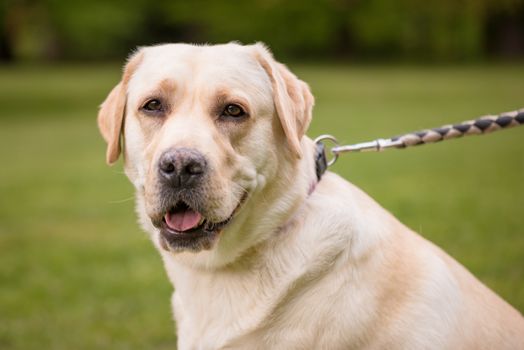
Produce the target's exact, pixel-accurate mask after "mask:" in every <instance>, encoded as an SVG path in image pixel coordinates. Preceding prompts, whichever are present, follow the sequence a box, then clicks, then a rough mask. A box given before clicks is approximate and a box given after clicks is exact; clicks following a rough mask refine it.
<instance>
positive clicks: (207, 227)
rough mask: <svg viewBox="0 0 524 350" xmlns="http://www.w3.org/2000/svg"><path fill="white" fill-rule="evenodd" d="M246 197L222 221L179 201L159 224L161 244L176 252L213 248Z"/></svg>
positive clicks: (166, 248)
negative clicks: (210, 218) (212, 218)
mask: <svg viewBox="0 0 524 350" xmlns="http://www.w3.org/2000/svg"><path fill="white" fill-rule="evenodd" d="M246 198H247V195H244V196H243V197H242V198H241V200H240V201H239V203H238V205H237V207H236V208H235V209H234V210H233V212H232V213H231V215H230V216H229V217H228V218H227V219H225V220H223V221H221V222H214V221H211V220H209V219H207V218H206V217H204V215H202V213H200V212H199V211H198V210H197V209H194V208H192V207H191V206H190V205H189V204H187V203H186V202H184V201H178V202H177V203H176V204H175V205H173V206H172V207H171V208H169V210H168V211H167V212H166V213H165V214H164V216H163V218H162V221H161V222H160V223H159V225H158V227H159V229H160V245H161V246H162V248H164V249H165V250H167V251H175V252H177V251H183V250H190V251H194V252H197V251H200V250H202V249H211V247H212V245H213V242H214V241H215V239H216V237H218V235H219V234H220V232H221V231H222V230H223V229H224V227H226V226H227V224H229V222H230V221H231V220H232V219H233V217H234V216H235V215H236V214H237V213H238V211H239V209H240V207H241V206H242V203H243V202H244V201H245V200H246Z"/></svg>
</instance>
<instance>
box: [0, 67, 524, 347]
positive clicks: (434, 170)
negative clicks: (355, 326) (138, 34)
mask: <svg viewBox="0 0 524 350" xmlns="http://www.w3.org/2000/svg"><path fill="white" fill-rule="evenodd" d="M291 67H292V68H293V69H294V70H295V71H296V72H297V73H298V75H299V76H300V77H302V78H303V79H304V80H306V81H307V82H309V84H310V85H311V87H312V90H313V92H314V94H315V96H316V99H317V103H316V107H315V114H314V115H315V116H314V121H313V123H312V126H311V128H310V130H309V132H308V134H309V135H310V136H311V137H315V136H317V135H319V134H322V133H331V134H333V135H336V136H337V137H338V138H339V140H340V141H341V142H342V143H350V142H360V141H366V140H368V139H372V138H377V137H387V136H392V135H396V134H399V133H402V132H405V131H411V130H415V129H421V128H425V127H433V126H438V125H441V124H447V123H451V122H456V121H461V120H464V119H470V118H474V117H477V116H480V115H483V114H486V113H497V112H503V111H507V110H513V109H517V108H520V107H524V99H523V97H524V80H523V79H522V77H524V65H492V66H488V65H479V66H449V67H437V66H436V67H410V66H390V67H388V66H354V67H353V66H342V65H333V66H330V65H318V66H313V65H291ZM119 73H120V68H119V67H118V66H113V65H99V66H49V67H24V66H13V67H0V103H1V105H2V108H1V109H0V159H1V161H2V169H1V170H0V348H1V349H135V348H151V349H169V348H174V347H175V344H176V338H175V335H174V325H173V323H172V321H171V312H170V307H169V304H170V301H169V298H170V294H171V286H170V285H169V283H168V281H167V277H166V276H165V274H164V271H163V268H162V264H161V261H160V258H159V257H158V255H157V253H156V252H155V251H154V249H153V247H152V245H151V244H150V242H149V241H148V238H147V236H146V234H144V233H143V232H141V231H140V229H139V227H138V225H137V224H136V219H135V215H134V212H133V210H134V209H133V199H132V197H133V190H132V187H131V185H129V184H128V182H127V180H126V179H125V176H124V175H123V174H122V167H121V164H119V165H117V166H115V167H113V168H108V167H106V165H105V164H104V151H105V149H104V144H103V141H102V139H101V137H100V136H99V134H98V131H97V128H96V123H95V116H96V112H97V106H98V104H99V103H100V102H101V101H102V100H103V98H104V97H105V95H106V93H107V92H108V91H109V90H110V88H111V87H112V86H113V84H115V83H116V82H117V81H118V78H119ZM333 170H334V171H336V172H337V173H339V174H340V175H342V176H343V177H345V178H346V179H348V180H350V181H352V182H353V183H355V184H357V185H358V186H360V187H361V188H363V189H364V190H365V191H367V192H368V193H369V194H370V195H371V196H372V197H374V198H375V199H376V200H377V201H378V202H379V203H381V204H382V205H383V206H384V207H386V208H387V209H388V210H390V211H391V212H392V213H393V214H395V215H396V216H397V217H398V218H400V220H401V221H403V222H404V223H406V224H407V225H408V226H410V227H411V228H413V229H414V230H416V231H418V232H419V233H421V234H422V235H423V236H424V237H426V238H427V239H429V240H431V241H433V242H435V243H436V244H438V245H439V246H441V247H443V248H444V249H445V250H446V251H447V252H449V253H450V254H451V255H452V256H454V257H455V258H456V259H457V260H459V261H460V262H461V263H463V264H464V265H465V266H466V267H467V268H469V269H470V270H471V271H472V272H473V273H474V274H475V275H476V276H478V277H479V278H480V279H481V280H482V281H483V282H484V283H486V284H487V285H488V286H490V287H491V288H492V289H494V290H495V291H496V292H497V293H499V294H501V295H502V296H503V297H504V298H505V299H507V300H508V301H509V302H510V303H511V304H513V305H514V306H515V307H517V308H518V309H519V310H521V311H524V282H523V281H524V224H523V219H524V218H523V216H522V209H523V208H524V181H522V179H523V178H524V128H522V129H518V128H517V129H513V130H508V131H504V132H499V133H496V134H493V135H490V136H485V137H470V138H465V139H460V140H454V141H449V142H445V143H441V144H437V145H430V146H424V147H418V148H413V149H409V150H404V151H396V150H395V151H389V152H386V153H382V154H354V155H344V156H342V157H341V158H340V160H339V161H338V163H337V164H336V165H335V167H334V168H333Z"/></svg>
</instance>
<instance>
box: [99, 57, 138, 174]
mask: <svg viewBox="0 0 524 350" xmlns="http://www.w3.org/2000/svg"><path fill="white" fill-rule="evenodd" d="M141 57H142V54H141V53H139V54H135V55H133V56H131V58H130V59H129V61H128V63H127V64H126V66H125V68H124V74H123V76H122V81H121V82H120V83H118V84H117V85H116V86H115V87H114V88H113V90H111V92H110V93H109V95H108V96H107V98H106V99H105V101H104V102H103V103H102V105H101V106H100V110H99V111H98V128H99V129H100V133H101V134H102V137H103V138H104V140H105V141H106V142H107V151H106V162H107V164H109V165H112V164H114V163H115V162H116V161H117V160H118V156H119V155H120V133H121V131H122V125H123V122H124V115H125V109H126V95H127V92H126V90H127V83H128V82H129V79H131V76H132V75H133V73H134V71H135V70H136V68H137V66H138V64H139V63H140V61H141Z"/></svg>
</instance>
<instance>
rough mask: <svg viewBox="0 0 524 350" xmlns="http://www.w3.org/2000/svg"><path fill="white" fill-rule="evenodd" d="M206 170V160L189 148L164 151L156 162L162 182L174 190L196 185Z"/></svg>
mask: <svg viewBox="0 0 524 350" xmlns="http://www.w3.org/2000/svg"><path fill="white" fill-rule="evenodd" d="M206 170H207V161H206V158H205V157H204V156H203V155H202V153H200V152H199V151H197V150H195V149H191V148H176V149H170V150H167V151H165V152H164V153H163V154H162V155H161V156H160V159H159V162H158V172H159V174H160V178H161V179H162V181H163V182H164V183H165V184H167V185H169V186H171V187H174V188H189V187H194V186H196V185H198V184H199V183H200V182H201V180H202V178H203V177H204V175H205V173H206Z"/></svg>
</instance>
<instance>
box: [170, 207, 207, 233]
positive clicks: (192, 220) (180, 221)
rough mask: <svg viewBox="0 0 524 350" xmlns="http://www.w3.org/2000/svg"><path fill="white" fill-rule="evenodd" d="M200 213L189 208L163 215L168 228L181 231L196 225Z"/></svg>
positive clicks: (200, 216)
mask: <svg viewBox="0 0 524 350" xmlns="http://www.w3.org/2000/svg"><path fill="white" fill-rule="evenodd" d="M201 218H202V215H201V214H200V213H199V212H196V211H193V210H191V209H188V210H183V211H180V212H176V213H167V214H166V216H165V219H166V223H167V226H169V228H170V229H172V230H175V231H178V232H183V231H187V230H190V229H192V228H194V227H197V226H198V223H199V222H200V219H201Z"/></svg>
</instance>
